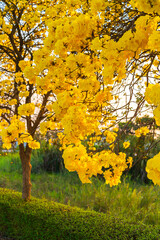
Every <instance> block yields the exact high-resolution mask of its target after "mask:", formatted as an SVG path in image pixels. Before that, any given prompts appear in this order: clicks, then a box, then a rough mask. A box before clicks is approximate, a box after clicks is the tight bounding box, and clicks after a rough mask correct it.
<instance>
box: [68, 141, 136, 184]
mask: <svg viewBox="0 0 160 240" xmlns="http://www.w3.org/2000/svg"><path fill="white" fill-rule="evenodd" d="M63 158H64V163H65V166H66V168H67V169H68V170H69V171H77V172H78V175H79V178H80V180H81V181H82V182H83V183H90V182H91V180H90V178H91V176H92V175H97V173H99V174H102V173H103V175H104V178H105V180H106V183H107V184H110V186H114V185H117V184H118V183H119V182H120V177H121V175H122V172H123V171H124V170H125V169H126V168H127V167H131V164H132V158H128V159H127V161H126V154H125V153H122V152H120V153H119V155H116V154H115V153H113V152H111V151H106V150H104V151H102V152H100V153H96V154H94V155H92V156H89V155H88V154H87V152H86V148H85V147H84V146H83V145H81V144H80V145H78V146H75V147H74V146H72V145H70V146H69V147H68V148H66V149H65V150H64V152H63ZM102 167H104V168H106V171H105V172H103V171H102Z"/></svg>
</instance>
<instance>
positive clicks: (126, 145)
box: [123, 141, 130, 149]
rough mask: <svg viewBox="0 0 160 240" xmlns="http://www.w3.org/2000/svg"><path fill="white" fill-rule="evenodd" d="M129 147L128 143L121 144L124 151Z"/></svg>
mask: <svg viewBox="0 0 160 240" xmlns="http://www.w3.org/2000/svg"><path fill="white" fill-rule="evenodd" d="M129 146H130V142H128V141H127V142H124V143H123V147H124V148H125V149H126V148H128V147H129Z"/></svg>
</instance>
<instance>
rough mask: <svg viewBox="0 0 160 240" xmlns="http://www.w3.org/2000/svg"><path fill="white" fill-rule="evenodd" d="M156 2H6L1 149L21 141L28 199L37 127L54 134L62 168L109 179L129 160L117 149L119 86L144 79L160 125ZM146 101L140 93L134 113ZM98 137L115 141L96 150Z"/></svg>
mask: <svg viewBox="0 0 160 240" xmlns="http://www.w3.org/2000/svg"><path fill="white" fill-rule="evenodd" d="M159 5H160V1H159V0H157V1H156V0H151V1H147V0H146V1H134V0H131V1H129V0H128V1H127V0H125V1H118V0H114V1H110V0H89V1H88V0H82V1H79V0H76V1H75V0H71V1H68V0H60V1H57V0H37V1H35V0H29V1H21V0H7V1H5V0H3V1H0V62H1V80H0V120H1V122H0V135H1V137H2V141H3V147H4V148H7V149H9V148H11V146H12V143H13V142H15V141H17V142H18V145H19V151H20V158H21V162H22V169H23V194H22V197H23V198H24V199H26V200H27V199H29V198H30V192H31V183H30V172H31V165H30V159H31V152H32V149H37V148H39V147H40V144H39V142H37V141H35V138H34V137H35V133H36V131H40V132H41V133H42V134H46V132H47V131H54V132H56V133H57V135H58V137H59V139H60V143H61V145H62V147H61V149H62V150H63V158H64V163H65V166H66V168H67V169H68V170H69V171H77V172H78V174H79V177H80V179H81V181H82V182H83V183H89V182H90V177H91V176H92V175H97V174H98V173H99V174H102V173H103V175H104V177H105V180H106V183H108V184H110V186H113V185H116V184H118V183H119V182H120V177H121V175H122V172H123V171H124V170H125V169H126V168H128V167H131V163H132V159H131V158H128V159H127V158H126V154H125V151H124V152H120V153H118V154H116V153H115V152H114V146H115V143H116V137H117V133H116V131H117V129H115V128H114V129H112V131H111V128H112V126H114V124H115V123H116V117H115V115H114V110H113V108H112V104H111V103H112V102H115V101H116V99H117V98H118V96H117V95H116V94H114V91H113V89H114V86H120V85H123V84H127V81H130V79H131V80H132V81H130V84H129V87H130V93H131V92H132V89H133V87H134V85H136V84H138V83H142V85H144V86H146V87H147V89H146V93H145V97H146V100H147V101H148V103H149V104H153V105H155V106H157V108H156V109H155V110H154V115H155V119H156V123H157V125H160V106H159V102H160V101H159V89H160V87H159V77H160V75H159V63H160V60H159V59H160V56H159V53H160V49H159V46H160V44H159V22H160V16H159V14H160V13H159V9H160V8H159ZM143 103H144V96H141V98H140V99H139V102H138V108H137V110H136V112H135V114H134V116H136V114H137V113H138V112H140V111H141V106H142V104H143ZM147 132H148V130H146V129H142V130H141V131H140V132H139V134H147ZM102 137H103V138H105V141H106V142H107V143H108V144H109V149H108V150H107V149H106V150H103V151H102V152H98V153H97V152H96V151H95V146H94V144H95V142H97V141H100V139H101V138H102ZM86 139H89V145H90V151H89V153H88V152H87V150H86V148H85V145H84V144H83V143H84V141H86ZM51 141H52V139H51ZM24 143H26V145H25V144H24ZM126 147H129V144H124V150H125V148H126ZM157 158H158V157H156V158H153V159H152V160H149V161H148V165H147V171H148V176H149V178H152V179H153V181H154V183H159V181H160V178H159V171H160V169H159V168H158V165H157V164H158V160H157ZM102 167H103V168H104V169H105V171H102Z"/></svg>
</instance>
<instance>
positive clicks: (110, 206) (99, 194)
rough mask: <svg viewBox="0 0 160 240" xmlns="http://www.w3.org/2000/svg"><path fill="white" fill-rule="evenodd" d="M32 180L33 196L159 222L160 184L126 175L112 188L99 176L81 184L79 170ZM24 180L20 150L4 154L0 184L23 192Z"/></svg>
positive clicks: (147, 222) (120, 215)
mask: <svg viewBox="0 0 160 240" xmlns="http://www.w3.org/2000/svg"><path fill="white" fill-rule="evenodd" d="M33 160H34V159H32V161H33ZM11 162H13V163H11ZM34 164H35V162H34ZM31 181H32V196H34V197H37V198H42V199H43V198H45V199H48V200H53V201H55V202H58V203H62V204H66V205H70V206H77V207H80V208H83V209H89V210H95V211H97V212H102V213H106V214H107V215H110V216H113V217H120V218H123V219H124V218H125V219H128V220H132V221H138V222H141V223H144V224H153V225H159V224H160V216H159V215H160V201H159V199H160V190H159V187H158V186H153V185H150V186H149V185H140V184H137V183H133V182H132V181H130V180H125V179H123V181H122V183H121V184H119V185H118V186H115V187H112V188H110V187H109V186H108V185H106V184H104V183H103V181H100V180H98V179H96V178H93V183H92V184H82V183H81V182H80V180H79V178H78V176H77V174H76V173H69V172H68V171H64V172H63V173H59V174H55V173H53V174H48V173H46V172H39V173H37V174H35V173H33V174H32V176H31ZM21 183H22V175H21V165H20V160H19V158H18V155H17V153H15V154H9V155H7V156H3V157H1V159H0V187H2V188H9V189H13V190H16V191H19V192H21V191H22V184H21Z"/></svg>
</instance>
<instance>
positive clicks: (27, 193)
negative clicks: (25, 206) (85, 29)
mask: <svg viewBox="0 0 160 240" xmlns="http://www.w3.org/2000/svg"><path fill="white" fill-rule="evenodd" d="M31 152H32V149H31V148H29V147H28V145H27V146H26V149H25V148H24V146H23V144H20V146H19V153H20V159H21V163H22V173H23V189H22V198H23V199H24V200H25V201H30V198H31V187H32V184H31V169H32V166H31Z"/></svg>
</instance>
